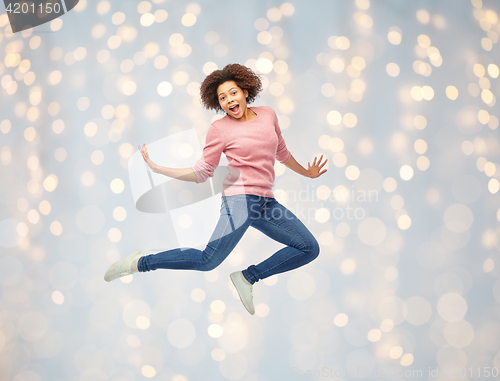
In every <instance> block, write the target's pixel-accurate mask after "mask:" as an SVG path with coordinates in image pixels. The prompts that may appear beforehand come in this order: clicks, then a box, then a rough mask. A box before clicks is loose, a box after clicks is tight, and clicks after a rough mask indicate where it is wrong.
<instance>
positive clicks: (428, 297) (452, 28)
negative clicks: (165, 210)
mask: <svg viewBox="0 0 500 381" xmlns="http://www.w3.org/2000/svg"><path fill="white" fill-rule="evenodd" d="M499 12H500V3H499V2H498V1H494V0H489V1H487V0H485V1H484V2H482V1H481V0H472V1H468V0H447V1H444V0H442V1H439V2H437V1H430V0H429V1H423V0H422V1H404V0H380V1H369V0H356V1H324V0H319V1H315V2H305V1H293V2H286V3H282V2H276V1H263V0H262V1H233V2H215V1H199V2H189V1H188V2H184V1H162V0H154V1H151V2H148V1H143V2H139V1H137V2H135V1H114V2H109V1H97V2H90V1H85V0H81V1H80V3H79V5H78V6H77V7H76V8H75V9H74V10H73V11H71V12H70V13H68V14H67V15H64V16H63V17H62V18H59V19H57V20H54V21H52V22H50V23H47V24H44V25H42V26H39V27H37V28H35V30H28V31H24V32H22V33H16V34H14V35H13V34H12V33H11V30H10V27H9V25H8V19H7V16H6V14H5V13H2V14H1V15H0V28H1V32H2V33H1V34H0V48H1V52H2V53H1V58H2V59H1V62H0V81H1V82H0V83H1V92H0V94H1V95H0V96H1V106H0V131H1V132H0V157H1V165H0V175H1V181H0V190H1V203H0V208H1V209H0V210H1V217H0V247H1V257H0V283H1V294H0V378H1V379H2V380H14V381H63V380H64V381H66V380H79V381H108V380H109V381H125V380H143V379H148V378H154V379H159V380H172V381H187V380H189V381H191V380H205V379H210V380H248V381H250V380H251V381H264V380H286V379H297V378H298V372H299V371H302V372H307V371H309V372H314V371H316V372H319V371H320V370H322V369H325V368H327V369H333V370H335V369H336V370H340V371H344V372H346V371H348V370H352V369H354V370H356V369H357V367H362V371H357V372H356V371H355V372H354V373H351V374H349V375H343V376H342V375H338V373H337V376H335V377H334V376H332V375H329V376H328V377H326V376H323V377H322V378H323V379H339V380H347V379H362V378H364V379H387V380H390V379H401V378H402V377H400V376H397V375H395V376H386V377H378V378H377V377H376V376H375V375H374V374H372V375H370V373H371V372H374V371H375V370H377V369H378V370H382V369H383V370H385V371H403V372H404V371H407V373H406V374H404V376H403V378H419V379H427V380H443V379H450V378H451V377H448V376H446V373H445V372H446V370H448V373H449V374H452V373H453V367H455V372H460V370H462V375H461V376H460V377H459V378H460V379H464V380H472V379H474V380H477V379H494V378H496V377H493V375H495V373H494V370H492V367H496V368H497V369H500V304H499V303H500V281H499V275H500V269H499V266H498V265H499V261H500V256H499V249H500V222H499V221H500V198H499V177H500V166H499V163H500V161H499V160H500V146H499V134H498V124H499V122H498V118H499V111H498V110H499V107H498V104H497V98H498V97H499V96H500V82H499V79H498V76H499V63H500V59H499V58H500V55H499V46H498V39H499V37H498V36H499V34H500V22H499V19H498V14H499ZM233 62H238V63H243V64H246V65H248V66H249V67H251V68H253V69H254V70H256V71H257V72H258V73H261V74H262V75H263V79H264V91H263V93H262V95H261V96H260V97H259V98H258V99H257V101H256V102H255V105H268V106H271V107H273V108H274V109H275V110H276V112H277V114H278V115H279V120H280V124H281V128H282V131H283V136H284V138H285V141H286V143H287V146H288V148H289V150H290V151H291V152H292V154H293V155H294V157H295V158H296V159H297V161H299V162H300V163H301V164H302V165H304V166H306V167H307V162H308V161H310V162H312V159H313V157H314V155H321V154H323V155H325V156H326V157H327V158H328V159H329V163H328V172H327V173H326V174H325V175H324V176H322V177H320V178H319V179H314V180H311V179H306V178H304V177H301V176H299V175H298V174H296V173H294V172H293V171H291V170H288V169H286V167H284V166H283V165H281V164H280V163H277V164H276V175H277V176H276V186H275V189H274V191H275V195H276V197H277V199H278V200H280V201H281V202H282V203H284V204H285V205H287V206H288V207H289V208H290V209H291V210H292V211H294V212H296V214H297V213H299V214H298V215H299V216H300V217H301V219H302V220H303V221H304V223H305V224H306V225H307V226H308V227H309V228H310V230H311V231H312V232H313V234H314V235H315V236H316V237H317V238H318V241H319V242H320V245H321V253H320V256H319V257H318V259H317V260H315V261H314V262H312V263H310V264H308V265H306V266H304V267H302V268H300V269H297V270H294V271H292V272H289V273H285V274H279V275H277V276H274V277H271V278H268V279H266V280H265V281H261V282H259V283H257V284H256V285H255V286H254V300H255V303H256V311H257V312H256V314H255V315H254V316H250V315H249V314H248V313H247V312H246V311H245V310H244V308H243V306H242V305H241V302H240V300H239V299H238V297H237V295H236V292H235V291H234V289H233V287H232V285H231V283H230V280H229V274H230V273H231V272H233V271H236V270H241V269H243V268H246V267H247V266H248V265H250V264H255V263H258V262H260V261H262V260H263V259H265V258H267V257H268V256H270V255H271V254H272V253H273V252H274V251H276V250H278V249H279V248H280V247H282V245H280V244H278V243H276V242H273V241H272V240H270V239H269V238H268V237H266V236H264V235H262V234H261V233H260V232H258V231H257V230H255V229H249V230H248V232H247V233H246V235H245V236H244V238H243V239H242V241H241V242H240V243H239V245H238V246H237V247H236V249H235V250H234V252H233V253H232V254H231V255H230V256H229V257H228V259H227V260H226V261H225V262H224V263H223V264H222V265H221V266H219V267H218V268H217V269H216V270H213V271H211V272H207V273H202V272H195V271H172V270H159V271H156V272H152V273H147V274H137V275H134V276H133V277H132V276H129V277H126V278H123V279H122V280H117V281H114V282H112V283H106V282H105V281H104V280H103V275H104V273H105V271H106V269H107V268H108V267H109V265H110V264H111V263H113V262H115V261H116V260H118V259H120V258H123V257H124V256H126V255H128V254H130V253H131V252H133V251H135V250H137V249H141V250H143V251H145V252H149V253H154V252H158V251H162V250H166V249H170V248H174V247H176V238H175V235H174V233H173V229H172V221H171V220H170V218H169V217H168V216H167V215H165V214H146V213H141V212H139V211H137V210H136V209H135V206H134V203H133V200H132V195H131V192H130V185H129V179H128V172H127V164H128V160H129V158H130V157H131V155H133V154H134V153H135V152H137V146H138V145H139V144H142V143H146V144H149V143H151V142H154V141H156V140H158V139H161V138H164V137H166V136H168V135H169V134H173V133H175V132H179V131H185V130H188V129H190V128H195V129H196V131H197V134H198V136H199V138H200V144H202V145H203V143H204V135H205V134H206V131H207V129H208V127H209V125H210V122H211V120H214V118H217V117H221V115H219V116H217V115H215V116H214V113H213V112H209V111H207V110H204V109H203V108H202V107H201V105H200V101H199V93H198V91H199V85H200V83H201V82H202V80H203V79H204V77H205V75H207V74H209V73H210V72H211V71H213V70H215V69H217V68H219V69H220V68H222V67H223V66H224V65H226V64H227V63H233ZM197 159H198V157H193V161H192V164H193V165H194V163H195V161H196V160H197ZM153 160H154V158H153ZM159 164H162V163H159ZM299 191H302V197H301V198H299V197H295V196H298V195H299V193H300V192H299ZM293 192H295V193H293ZM368 192H372V193H371V194H370V195H371V196H369V197H368V196H367V195H368ZM342 194H344V195H347V197H345V198H343V199H342V198H341V197H335V198H334V196H335V195H337V196H338V195H342ZM301 210H303V212H300V211H301ZM300 213H305V214H300ZM356 213H357V214H356ZM132 279H133V280H132ZM487 367H490V368H489V369H490V371H493V373H492V375H491V376H490V377H486V376H485V374H486V373H485V372H486V371H485V369H486V368H487ZM429 368H431V369H436V368H438V369H439V375H438V376H437V377H435V376H429V375H428V370H429ZM471 368H472V371H473V374H472V375H471V370H470V369H471ZM478 369H479V370H478ZM415 370H417V371H418V370H421V371H422V372H423V373H422V376H420V377H418V376H415V375H412V373H411V372H413V371H415ZM465 370H466V374H464V372H465ZM294 372H295V373H294ZM408 372H410V373H408ZM478 372H480V373H481V376H480V375H479V374H478ZM304 374H306V373H303V375H304ZM309 374H310V373H309ZM457 374H459V373H455V375H457ZM497 374H498V373H497ZM400 375H401V374H400ZM308 379H313V377H309V378H308ZM315 379H320V377H316V378H315ZM454 379H456V378H454Z"/></svg>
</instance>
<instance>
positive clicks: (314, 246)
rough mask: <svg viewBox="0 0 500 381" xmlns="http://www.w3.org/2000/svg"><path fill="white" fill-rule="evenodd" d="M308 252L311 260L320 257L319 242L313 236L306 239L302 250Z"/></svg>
mask: <svg viewBox="0 0 500 381" xmlns="http://www.w3.org/2000/svg"><path fill="white" fill-rule="evenodd" d="M302 251H303V252H304V253H305V254H307V255H308V256H309V257H310V259H311V261H312V260H313V259H315V258H317V257H318V255H319V243H318V241H317V240H316V238H314V237H312V236H311V238H309V239H307V240H306V241H304V249H303V250H302Z"/></svg>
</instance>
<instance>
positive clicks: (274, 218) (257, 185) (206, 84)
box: [104, 64, 327, 315]
mask: <svg viewBox="0 0 500 381" xmlns="http://www.w3.org/2000/svg"><path fill="white" fill-rule="evenodd" d="M261 90H262V83H261V80H260V78H259V76H258V75H256V74H255V73H254V72H253V71H252V70H250V69H249V68H247V67H245V66H242V65H238V64H230V65H227V66H226V67H224V69H222V70H216V71H214V72H213V73H211V74H210V75H208V76H207V77H206V78H205V80H204V81H203V83H202V85H201V89H200V92H201V101H202V103H203V105H204V106H205V108H207V109H214V110H216V111H219V110H223V111H225V112H226V116H225V117H223V118H222V119H219V120H217V121H215V122H214V123H212V125H211V126H210V128H209V130H208V132H207V136H206V144H205V148H204V149H203V155H202V157H201V158H200V159H199V160H198V161H197V162H196V164H195V166H194V167H192V168H183V169H174V168H166V167H161V166H159V165H156V164H155V163H153V161H152V160H151V159H150V158H149V155H148V150H147V147H146V146H145V144H144V145H143V147H142V149H141V146H139V150H140V151H141V153H142V156H143V158H144V160H145V161H146V163H147V164H148V166H149V167H150V168H151V170H152V171H153V172H155V173H160V174H163V175H165V176H169V177H173V178H177V179H180V180H184V181H193V182H196V183H201V182H204V181H206V180H207V178H208V177H212V176H213V172H214V170H215V168H216V167H217V166H218V165H219V160H220V156H221V154H222V153H223V152H224V153H225V155H226V157H227V159H228V161H229V163H228V169H229V172H230V174H229V175H228V176H226V178H225V180H224V187H223V193H222V194H223V195H222V206H221V214H220V219H219V221H218V223H217V226H216V227H215V230H214V232H213V234H212V236H211V238H210V242H209V243H208V244H207V246H206V248H205V250H203V251H201V250H197V249H192V248H178V249H172V250H167V251H164V252H161V253H158V254H152V255H144V253H143V252H142V251H140V250H138V251H136V252H134V253H132V254H131V255H129V256H128V257H127V258H125V259H122V260H121V261H118V262H116V263H115V264H113V265H112V266H111V267H110V268H109V270H108V271H107V273H106V275H105V277H104V279H105V280H106V281H108V282H109V281H111V280H114V279H117V278H119V277H121V276H125V275H129V274H132V273H135V272H138V271H139V272H145V271H151V270H156V269H159V268H162V269H186V270H187V269H190V270H198V271H210V270H213V269H214V268H216V267H217V266H218V265H219V264H221V263H222V261H224V259H226V257H227V256H228V255H229V253H231V251H232V250H233V248H234V247H235V246H236V244H237V243H238V242H239V240H240V239H241V237H242V236H243V234H244V233H245V231H246V230H247V229H248V227H249V226H252V227H254V228H256V229H257V230H260V231H261V232H262V233H264V234H265V235H267V236H269V237H270V238H272V239H274V240H276V241H278V242H280V243H283V244H285V245H287V247H285V248H283V249H281V250H278V251H277V252H276V253H274V254H273V255H272V256H271V257H270V258H268V259H266V260H265V261H263V262H261V263H259V264H258V265H251V266H249V267H248V268H247V269H245V270H243V271H237V272H234V273H232V274H231V275H230V278H231V280H232V282H233V284H234V286H235V287H236V290H237V291H238V295H239V297H240V299H241V301H242V303H243V305H244V306H245V308H246V309H247V311H248V312H249V313H250V314H252V315H253V314H254V313H255V309H254V305H253V293H252V289H253V284H254V283H255V282H258V281H259V280H260V279H265V278H267V277H270V276H271V275H274V274H278V273H282V272H285V271H290V270H293V269H296V268H298V267H300V266H303V265H305V264H307V263H309V262H311V261H312V260H313V259H315V258H316V257H317V256H318V254H319V245H318V242H317V241H316V239H315V238H314V237H313V235H312V234H311V233H310V232H309V230H307V228H306V227H305V226H304V224H303V223H302V222H301V221H300V220H299V219H298V218H297V217H296V216H295V215H294V214H293V213H291V212H290V211H289V210H288V209H287V208H285V207H284V206H283V205H281V204H280V203H279V202H278V201H276V199H275V198H274V197H273V193H272V191H271V189H272V187H273V186H274V179H275V174H274V162H275V159H276V158H277V159H278V160H279V161H280V162H281V163H283V164H285V165H286V166H287V167H288V168H290V169H291V170H293V171H295V172H297V173H299V174H301V175H303V176H306V177H310V178H316V177H319V176H321V175H322V174H323V173H325V172H326V171H327V170H326V169H324V170H321V169H322V168H323V166H324V165H325V164H326V162H327V160H326V159H325V161H324V162H323V163H322V162H321V161H322V158H323V156H321V157H320V159H319V160H318V162H317V163H316V158H314V161H313V164H312V166H311V165H309V163H308V169H305V168H304V167H302V166H301V165H300V164H299V163H297V161H295V159H294V158H293V156H292V155H291V153H290V152H289V151H288V149H287V148H286V144H285V141H284V139H283V137H282V136H281V130H280V128H279V126H278V119H277V116H276V114H275V112H274V111H273V110H272V109H271V108H269V107H247V104H249V103H251V102H253V101H254V100H255V98H256V97H257V95H258V94H259V92H260V91H261Z"/></svg>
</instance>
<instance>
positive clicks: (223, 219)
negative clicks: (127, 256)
mask: <svg viewBox="0 0 500 381" xmlns="http://www.w3.org/2000/svg"><path fill="white" fill-rule="evenodd" d="M248 209H249V203H248V202H247V198H246V197H245V195H236V196H228V197H222V206H221V210H220V218H219V221H218V222H217V226H216V227H215V230H214V232H213V233H212V236H211V237H210V241H209V243H208V244H207V246H206V248H205V250H203V251H202V250H198V249H193V248H178V249H172V250H167V251H163V252H161V253H158V254H151V255H145V256H143V257H141V258H140V259H139V262H138V264H137V268H138V270H139V271H140V272H145V271H151V270H156V269H176V270H199V271H210V270H213V269H215V268H216V267H217V266H219V265H220V264H221V263H222V262H223V261H224V259H226V258H227V256H228V255H229V253H231V251H232V250H233V249H234V247H235V246H236V245H237V243H238V242H239V241H240V239H241V237H242V236H243V234H244V233H245V231H246V230H247V229H248V227H249V226H250V225H251V223H252V221H253V220H252V219H251V218H250V216H249V210H248Z"/></svg>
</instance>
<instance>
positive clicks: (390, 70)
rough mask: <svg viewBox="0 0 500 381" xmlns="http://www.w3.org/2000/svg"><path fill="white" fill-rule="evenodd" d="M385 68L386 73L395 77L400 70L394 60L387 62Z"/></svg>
mask: <svg viewBox="0 0 500 381" xmlns="http://www.w3.org/2000/svg"><path fill="white" fill-rule="evenodd" d="M385 70H386V71H387V74H389V75H390V76H391V77H397V76H398V75H399V72H400V69H399V66H398V64H396V63H394V62H391V63H388V64H387V66H386V67H385Z"/></svg>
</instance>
